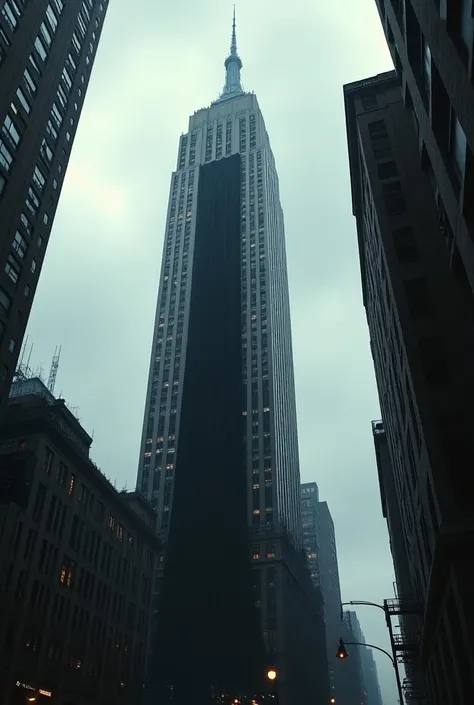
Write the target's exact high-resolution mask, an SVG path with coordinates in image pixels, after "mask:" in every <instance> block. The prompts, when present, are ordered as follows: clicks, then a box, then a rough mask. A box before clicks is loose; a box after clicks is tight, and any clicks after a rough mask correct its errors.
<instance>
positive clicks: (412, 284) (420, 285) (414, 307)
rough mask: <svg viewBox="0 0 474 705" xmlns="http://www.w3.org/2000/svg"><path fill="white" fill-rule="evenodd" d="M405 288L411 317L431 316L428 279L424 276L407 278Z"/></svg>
mask: <svg viewBox="0 0 474 705" xmlns="http://www.w3.org/2000/svg"><path fill="white" fill-rule="evenodd" d="M404 288H405V296H406V299H407V304H408V309H409V311H410V315H411V317H412V318H421V317H423V316H429V315H430V313H431V311H432V307H431V298H430V292H429V289H428V283H427V281H426V279H425V278H424V277H417V278H416V279H407V280H406V281H405V282H404Z"/></svg>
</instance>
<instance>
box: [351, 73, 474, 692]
mask: <svg viewBox="0 0 474 705" xmlns="http://www.w3.org/2000/svg"><path fill="white" fill-rule="evenodd" d="M344 93H345V105H346V116H347V132H348V143H349V160H350V170H351V181H352V200H353V211H354V215H355V217H356V221H357V234H358V242H359V255H360V265H361V275H362V292H363V302H364V306H365V308H366V312H367V320H368V325H369V331H370V338H371V343H370V345H371V351H372V356H373V360H374V367H375V375H376V380H377V386H378V392H379V399H380V406H381V411H382V418H383V426H382V430H383V432H384V440H383V443H384V444H385V443H386V446H385V445H384V446H383V447H384V448H385V450H384V456H383V457H384V458H385V460H386V462H385V463H383V467H381V465H380V463H379V476H380V477H381V486H382V493H383V502H384V511H386V513H387V518H388V525H389V530H390V539H391V546H392V551H393V552H394V554H395V555H394V563H395V568H396V573H397V582H398V585H397V588H398V609H399V611H400V613H401V615H402V623H403V624H404V625H405V624H406V620H407V619H408V618H409V617H410V622H411V627H410V629H407V628H406V627H405V626H404V629H402V632H401V634H400V635H397V643H396V649H397V652H398V656H399V657H400V658H403V660H404V661H405V663H406V664H407V675H408V677H409V679H410V675H409V673H408V671H409V670H410V669H418V670H419V669H421V671H422V672H424V674H425V675H426V692H425V697H431V698H432V701H433V702H434V703H443V705H444V704H445V703H458V704H461V703H462V704H463V705H464V703H466V705H467V703H469V702H471V700H472V692H473V691H474V680H473V678H474V675H473V674H474V649H473V646H472V640H471V638H470V634H471V633H472V626H473V625H472V610H471V607H470V600H469V579H468V578H467V572H468V571H469V570H470V569H471V568H472V555H473V551H472V536H473V534H472V519H473V500H472V496H473V490H474V483H473V475H472V473H471V472H470V465H469V462H466V459H468V458H471V457H473V436H472V428H473V427H474V413H473V408H474V407H473V399H474V369H473V366H472V355H473V350H474V346H473V334H474V326H473V309H472V305H471V304H472V299H471V297H466V295H465V294H466V289H465V287H464V286H463V284H462V280H460V279H459V277H457V276H456V273H455V272H454V271H453V267H452V264H453V263H452V258H451V257H450V254H449V251H448V250H447V249H446V239H445V236H444V235H445V230H443V229H440V219H439V211H438V203H437V195H436V192H435V190H434V189H433V182H432V178H431V172H430V168H427V167H426V160H425V159H424V158H423V154H424V152H423V151H422V154H421V155H420V149H419V147H420V136H419V133H418V131H417V126H416V121H415V120H414V116H413V110H412V108H411V107H409V106H408V107H407V106H405V104H404V101H403V96H402V92H401V90H400V82H399V79H398V78H397V77H396V75H395V73H394V72H389V73H386V74H382V75H380V76H377V77H375V78H370V79H366V80H363V81H359V82H357V83H353V84H349V85H347V86H345V89H344ZM466 173H467V172H466ZM376 441H377V444H379V441H378V437H376ZM378 452H380V453H381V452H382V451H381V450H380V448H379V451H378ZM412 617H413V619H412ZM415 617H417V619H418V623H419V629H418V633H417V634H415V633H414V630H415V627H414V625H413V622H414V621H415ZM412 693H413V695H412ZM408 694H409V695H410V697H413V698H414V699H419V698H420V697H421V695H422V692H421V689H420V688H419V687H418V685H416V686H415V683H408V684H407V695H408ZM415 695H416V697H415Z"/></svg>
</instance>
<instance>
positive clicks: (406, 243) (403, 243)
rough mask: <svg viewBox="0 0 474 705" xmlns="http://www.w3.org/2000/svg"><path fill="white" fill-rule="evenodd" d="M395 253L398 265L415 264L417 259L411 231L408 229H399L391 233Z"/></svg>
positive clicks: (417, 254)
mask: <svg viewBox="0 0 474 705" xmlns="http://www.w3.org/2000/svg"><path fill="white" fill-rule="evenodd" d="M393 242H394V245H395V252H396V255H397V258H398V261H399V262H400V264H408V263H409V262H416V261H417V260H418V257H419V252H418V247H417V244H416V240H415V237H414V235H413V230H412V229H411V228H410V227H405V228H399V229H398V230H394V231H393Z"/></svg>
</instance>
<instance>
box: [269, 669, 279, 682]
mask: <svg viewBox="0 0 474 705" xmlns="http://www.w3.org/2000/svg"><path fill="white" fill-rule="evenodd" d="M277 676H278V674H277V672H276V669H275V668H269V669H268V671H267V678H268V680H269V681H276V679H277Z"/></svg>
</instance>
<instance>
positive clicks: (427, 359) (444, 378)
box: [418, 336, 449, 385]
mask: <svg viewBox="0 0 474 705" xmlns="http://www.w3.org/2000/svg"><path fill="white" fill-rule="evenodd" d="M418 351H419V354H420V360H421V365H422V367H423V371H424V374H425V377H426V381H427V382H429V383H430V384H433V385H435V384H443V383H446V382H448V381H449V366H448V360H447V357H446V349H445V344H444V339H443V338H441V336H438V337H432V338H425V339H423V340H420V341H419V343H418Z"/></svg>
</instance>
